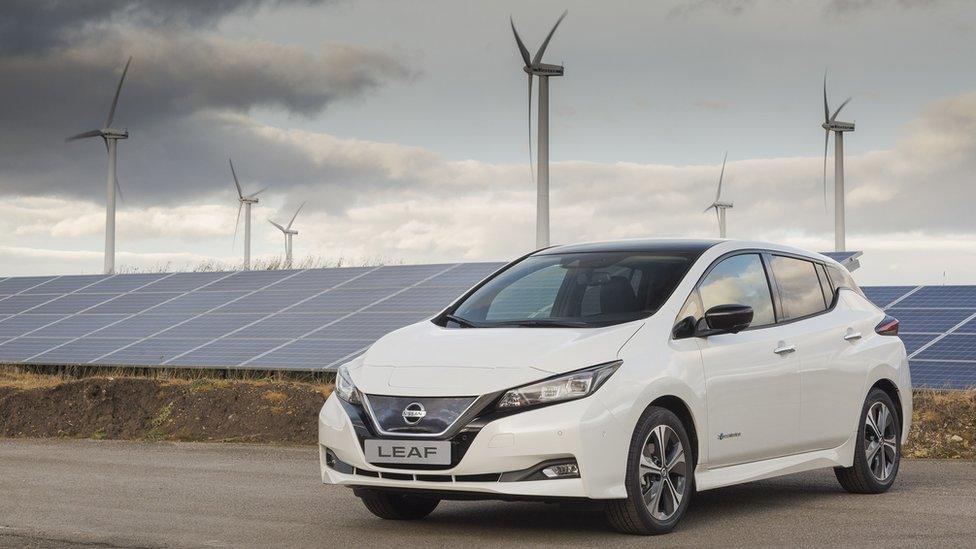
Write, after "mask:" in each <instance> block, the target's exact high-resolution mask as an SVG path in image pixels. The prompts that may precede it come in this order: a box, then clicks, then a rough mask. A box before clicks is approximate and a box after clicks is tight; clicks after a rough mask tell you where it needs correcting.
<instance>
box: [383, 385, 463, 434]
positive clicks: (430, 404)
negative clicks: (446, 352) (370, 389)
mask: <svg viewBox="0 0 976 549" xmlns="http://www.w3.org/2000/svg"><path fill="white" fill-rule="evenodd" d="M365 398H366V404H367V406H368V407H369V411H370V414H371V415H372V416H373V421H375V422H376V424H377V426H378V427H379V428H380V430H381V431H382V432H384V433H387V434H404V435H438V434H441V433H443V432H445V431H447V430H448V429H449V428H450V427H451V425H453V424H454V422H455V421H457V420H458V418H459V417H461V415H462V414H463V413H464V412H465V411H466V410H467V409H468V408H470V407H471V405H472V404H473V403H474V401H475V400H476V397H400V396H385V395H366V397H365ZM405 412H406V413H405ZM421 415H422V417H420V416H421Z"/></svg>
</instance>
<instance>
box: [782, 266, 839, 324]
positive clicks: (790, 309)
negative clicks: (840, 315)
mask: <svg viewBox="0 0 976 549" xmlns="http://www.w3.org/2000/svg"><path fill="white" fill-rule="evenodd" d="M770 265H771V266H772V269H773V277H774V278H775V279H776V286H777V287H778V288H779V297H780V300H781V301H782V303H783V318H784V320H789V319H791V318H801V317H805V316H810V315H813V314H816V313H819V312H823V311H825V310H826V309H827V304H826V303H825V302H824V294H823V288H821V287H820V277H818V276H817V267H816V265H815V264H814V263H813V262H812V261H806V260H804V259H797V258H795V257H786V256H781V255H774V256H773V258H772V260H771V261H770Z"/></svg>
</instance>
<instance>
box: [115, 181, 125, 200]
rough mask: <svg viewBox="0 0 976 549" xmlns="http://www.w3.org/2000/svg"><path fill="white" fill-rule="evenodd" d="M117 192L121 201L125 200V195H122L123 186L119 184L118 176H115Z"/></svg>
mask: <svg viewBox="0 0 976 549" xmlns="http://www.w3.org/2000/svg"><path fill="white" fill-rule="evenodd" d="M115 194H116V195H118V197H119V201H122V200H125V197H123V196H122V187H121V186H120V185H119V178H118V177H116V178H115Z"/></svg>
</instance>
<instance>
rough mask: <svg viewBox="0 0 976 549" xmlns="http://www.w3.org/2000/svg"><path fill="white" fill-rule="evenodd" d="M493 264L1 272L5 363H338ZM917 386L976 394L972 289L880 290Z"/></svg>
mask: <svg viewBox="0 0 976 549" xmlns="http://www.w3.org/2000/svg"><path fill="white" fill-rule="evenodd" d="M501 265H502V264H501V263H460V264H459V263H454V264H441V265H392V266H382V267H355V268H337V269H306V270H290V271H247V272H210V273H160V274H125V275H112V276H102V275H79V276H47V277H19V278H5V279H3V278H0V363H33V364H55V365H88V364H91V365H110V366H149V367H158V366H173V367H205V368H250V369H274V370H279V369H280V370H301V371H313V370H322V369H332V368H335V367H336V366H338V365H339V364H341V363H342V362H344V361H346V360H348V359H350V358H352V357H354V356H356V355H357V354H359V353H361V352H363V351H364V350H365V349H366V348H367V347H368V346H369V345H370V344H372V342H373V341H375V340H376V339H378V338H379V337H380V336H382V335H383V334H385V333H387V332H390V331H392V330H395V329H397V328H400V327H403V326H406V325H408V324H411V323H413V322H417V321H419V320H422V319H424V318H427V317H429V316H431V315H432V314H434V313H436V312H437V311H438V310H440V309H441V308H443V307H444V306H445V305H447V304H448V303H450V302H451V301H452V300H453V299H454V298H456V297H457V296H459V295H460V294H462V293H463V292H464V291H465V290H466V289H468V288H469V287H471V286H472V285H474V284H475V283H476V282H478V281H479V280H481V279H482V278H484V277H485V276H487V275H488V274H490V273H491V272H493V271H495V270H496V269H498V268H499V267H501ZM864 291H865V293H866V294H867V296H868V298H870V299H871V300H872V301H873V302H874V303H875V304H877V305H878V306H879V307H882V308H884V309H885V310H886V311H888V312H889V313H890V314H891V315H893V316H895V317H897V318H898V319H899V320H900V321H901V338H902V340H903V341H904V342H905V347H906V348H907V350H908V353H909V358H910V361H911V369H912V378H913V381H914V383H915V384H916V385H917V386H925V387H939V388H941V387H952V388H965V387H972V386H976V286H874V287H865V288H864Z"/></svg>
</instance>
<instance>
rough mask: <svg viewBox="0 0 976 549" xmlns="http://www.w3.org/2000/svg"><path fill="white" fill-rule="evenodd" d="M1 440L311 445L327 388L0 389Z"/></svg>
mask: <svg viewBox="0 0 976 549" xmlns="http://www.w3.org/2000/svg"><path fill="white" fill-rule="evenodd" d="M2 383H3V380H2V378H0V437H71V438H96V439H103V438H110V439H149V440H180V441H233V442H265V443H277V444H311V443H314V441H315V439H316V436H317V433H316V429H317V424H316V416H317V414H318V411H319V409H320V408H321V407H322V403H323V402H325V398H326V396H327V395H328V393H329V391H330V388H329V387H328V386H326V385H315V384H308V383H289V382H273V381H229V380H213V379H198V380H193V381H188V380H158V379H148V378H135V377H120V378H103V377H98V378H85V379H79V380H72V381H63V382H58V383H54V384H40V385H39V386H31V387H23V386H20V387H18V386H15V385H8V386H3V385H2Z"/></svg>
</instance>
